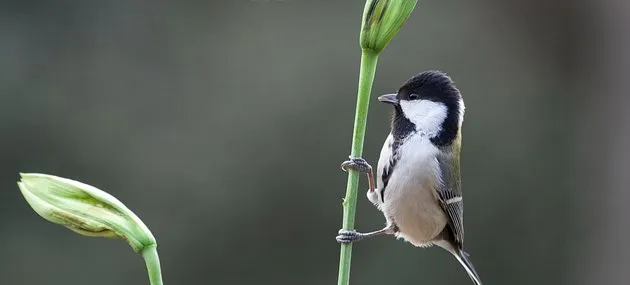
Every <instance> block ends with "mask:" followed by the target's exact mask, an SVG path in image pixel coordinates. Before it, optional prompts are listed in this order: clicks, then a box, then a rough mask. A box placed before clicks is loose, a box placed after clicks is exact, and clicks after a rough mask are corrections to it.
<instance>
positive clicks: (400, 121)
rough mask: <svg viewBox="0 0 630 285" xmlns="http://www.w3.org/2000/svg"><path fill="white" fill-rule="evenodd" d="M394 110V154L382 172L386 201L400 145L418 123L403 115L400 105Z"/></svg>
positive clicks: (383, 198) (383, 195)
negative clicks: (388, 185)
mask: <svg viewBox="0 0 630 285" xmlns="http://www.w3.org/2000/svg"><path fill="white" fill-rule="evenodd" d="M394 110H395V111H394V117H393V119H392V137H393V138H394V139H393V141H392V142H391V144H390V145H389V148H390V149H391V152H392V154H391V157H390V158H389V162H388V163H387V165H385V166H384V167H383V173H382V174H381V180H382V181H383V189H381V202H384V201H385V189H387V184H388V183H389V178H390V177H391V176H392V173H393V172H394V168H395V167H396V164H397V163H398V160H399V150H400V145H401V144H402V142H403V140H404V139H405V138H407V137H408V136H409V135H411V134H413V133H415V132H416V125H415V124H414V123H412V122H411V121H410V120H409V119H407V118H406V117H405V116H404V115H403V112H402V109H401V108H400V106H396V107H395V108H394Z"/></svg>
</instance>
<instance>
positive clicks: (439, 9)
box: [0, 0, 630, 285]
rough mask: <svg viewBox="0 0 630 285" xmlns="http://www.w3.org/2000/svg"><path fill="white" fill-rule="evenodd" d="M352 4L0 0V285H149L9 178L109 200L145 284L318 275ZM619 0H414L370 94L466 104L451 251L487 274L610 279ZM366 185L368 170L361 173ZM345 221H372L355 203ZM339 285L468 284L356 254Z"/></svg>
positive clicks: (620, 51) (342, 113) (376, 120)
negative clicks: (450, 94)
mask: <svg viewBox="0 0 630 285" xmlns="http://www.w3.org/2000/svg"><path fill="white" fill-rule="evenodd" d="M363 5H364V1H358V0H354V1H339V0H337V1H323V0H321V1H303V0H283V1H280V0H276V1H273V0H253V1H246V0H238V1H173V2H169V1H160V0H158V1H120V0H114V1H2V2H1V3H0V284H93V285H98V284H148V280H147V277H146V272H145V268H144V263H143V261H142V259H141V258H140V256H138V255H136V254H135V253H133V252H132V250H131V249H130V248H129V247H128V246H127V245H126V244H125V243H124V242H121V241H118V240H108V239H97V238H85V237H81V236H79V235H76V234H74V233H72V232H70V231H68V230H67V229H64V228H62V227H59V226H57V225H53V224H51V223H48V222H46V221H44V220H43V219H41V218H40V217H39V216H37V215H36V214H35V213H34V212H33V211H32V210H31V209H30V207H29V206H28V205H27V204H26V202H25V201H24V199H23V197H22V196H21V194H20V193H19V191H18V188H17V186H16V184H15V182H16V181H17V180H18V172H43V173H50V174H55V175H59V176H64V177H68V178H73V179H77V180H80V181H83V182H86V183H89V184H92V185H95V186H97V187H99V188H102V189H105V190H106V191H108V192H110V193H112V194H113V195H115V196H116V197H118V198H119V199H120V200H122V201H123V202H124V203H125V204H127V205H128V206H129V207H130V208H132V209H133V210H134V211H135V212H136V213H137V214H138V215H139V216H140V217H141V218H142V219H143V220H144V221H145V223H146V224H147V225H148V226H149V227H150V228H151V230H152V231H153V233H154V234H155V235H156V237H157V239H158V243H159V251H160V256H161V260H162V266H163V273H164V281H165V284H225V285H230V284H234V285H236V284H238V285H241V284H318V285H319V284H335V282H336V276H337V269H338V258H339V246H338V245H337V244H336V242H335V241H334V236H335V234H336V232H337V230H338V229H339V228H340V225H341V211H342V208H341V199H342V197H343V196H344V191H345V181H346V175H345V174H344V173H343V172H341V171H340V170H339V167H338V165H339V163H340V162H341V161H342V160H344V159H345V158H346V157H347V155H348V153H349V149H350V140H351V130H352V123H353V122H352V120H353V112H354V104H355V96H356V95H355V94H356V86H357V78H358V66H359V59H360V52H359V48H358V30H359V29H358V28H359V23H360V18H361V12H362V9H363ZM629 8H630V2H628V1H624V0H611V1H597V0H592V1H588V0H583V1H546V0H533V1H498V0H481V1H464V0H446V1H424V0H421V1H419V3H418V7H417V8H416V10H415V12H414V13H413V14H412V16H411V18H410V20H409V21H408V23H407V25H406V26H405V27H404V28H403V30H402V31H401V33H400V34H399V35H398V36H397V37H396V38H395V39H394V41H393V42H392V43H391V45H390V46H389V47H388V48H387V49H386V50H385V51H384V52H383V54H382V55H381V57H380V61H379V66H378V70H377V74H376V80H375V84H374V88H373V92H374V94H373V95H374V96H373V100H372V102H373V103H372V105H371V108H370V116H369V120H368V133H367V139H366V146H365V158H366V159H367V160H368V161H370V162H372V163H374V164H375V163H376V161H377V159H378V152H379V150H380V147H381V144H382V142H383V140H384V138H385V137H386V135H387V132H388V120H389V115H390V111H391V110H390V108H389V107H388V106H384V105H381V104H378V103H377V101H376V99H375V97H376V95H379V94H383V93H386V92H391V91H394V90H396V89H397V87H398V86H399V85H400V84H401V83H402V82H404V81H405V80H406V79H407V78H409V77H410V76H411V75H413V74H415V73H417V72H420V71H423V70H427V69H441V70H444V71H446V72H448V73H449V74H450V75H451V76H452V77H453V79H454V80H455V81H456V83H457V85H458V87H459V88H460V89H461V90H462V91H463V94H464V96H465V100H466V104H467V112H466V121H465V124H464V147H463V153H462V163H463V181H464V193H465V197H466V213H465V217H466V231H467V234H466V238H467V240H466V249H467V251H468V252H469V253H471V255H472V260H473V262H474V264H475V266H476V268H477V271H478V272H479V273H480V275H481V277H482V280H483V281H484V282H485V284H512V285H516V284H628V283H629V282H630V270H628V269H630V249H628V247H627V245H626V243H627V239H628V235H629V234H630V222H629V219H630V209H629V208H628V205H629V204H628V202H629V201H630V192H628V189H627V185H628V184H630V175H629V171H630V153H629V152H627V145H628V144H629V143H630V126H629V124H628V123H629V122H630V112H628V110H627V109H628V108H629V107H630V96H628V94H627V93H628V92H629V91H630V80H628V79H629V78H630V77H629V76H630V55H629V53H628V51H630V35H629V33H628V29H627V27H629V26H630V9H629ZM362 185H363V186H362V188H361V189H365V181H362ZM360 195H361V196H360V197H359V203H358V212H357V225H356V228H357V229H359V230H373V229H377V228H380V227H381V226H382V225H383V223H384V219H383V218H382V216H381V214H380V213H379V212H378V211H377V210H376V209H375V208H373V206H372V205H371V204H370V203H369V202H368V200H367V199H366V198H365V197H364V191H363V190H361V193H360ZM351 276H352V277H351V282H352V283H353V284H471V283H470V280H468V277H467V275H466V273H465V272H464V270H463V269H462V268H460V266H459V265H458V264H457V262H456V261H455V260H454V259H453V258H452V257H451V256H449V255H448V254H447V253H446V252H444V251H442V250H439V249H436V248H431V249H416V248H413V247H412V246H411V245H409V244H406V243H404V242H402V241H396V240H394V239H393V238H387V237H383V238H377V239H373V240H369V241H364V242H361V243H360V244H357V245H356V246H355V247H354V255H353V264H352V275H351Z"/></svg>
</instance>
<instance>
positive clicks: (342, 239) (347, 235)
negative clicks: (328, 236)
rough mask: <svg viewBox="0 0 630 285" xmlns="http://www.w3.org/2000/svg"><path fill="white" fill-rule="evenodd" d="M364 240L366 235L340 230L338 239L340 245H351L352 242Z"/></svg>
mask: <svg viewBox="0 0 630 285" xmlns="http://www.w3.org/2000/svg"><path fill="white" fill-rule="evenodd" d="M363 238H364V235H363V234H362V233H359V232H356V231H348V230H343V229H341V230H339V233H338V235H337V237H336V239H337V242H339V243H351V242H356V241H360V240H362V239H363Z"/></svg>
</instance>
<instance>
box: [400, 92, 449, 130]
mask: <svg viewBox="0 0 630 285" xmlns="http://www.w3.org/2000/svg"><path fill="white" fill-rule="evenodd" d="M400 107H401V108H402V110H403V113H404V114H405V117H407V119H409V121H411V122H412V123H414V124H415V125H416V131H418V132H422V133H424V134H425V135H428V136H435V135H437V134H438V133H439V132H440V131H441V130H442V122H444V120H445V119H446V115H447V108H446V105H444V104H442V103H438V102H433V101H429V100H413V101H400Z"/></svg>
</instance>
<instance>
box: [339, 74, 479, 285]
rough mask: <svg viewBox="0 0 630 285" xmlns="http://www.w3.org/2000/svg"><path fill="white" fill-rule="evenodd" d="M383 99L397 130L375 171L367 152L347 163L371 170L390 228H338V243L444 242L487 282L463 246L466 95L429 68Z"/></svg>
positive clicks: (375, 198)
mask: <svg viewBox="0 0 630 285" xmlns="http://www.w3.org/2000/svg"><path fill="white" fill-rule="evenodd" d="M378 100H379V101H380V102H383V103H387V104H390V105H392V106H393V108H394V111H393V115H392V120H391V131H390V133H389V135H388V136H387V139H386V140H385V143H384V144H383V147H382V149H381V153H380V157H379V160H378V167H377V173H376V186H374V181H373V180H374V175H373V171H372V166H371V165H370V164H369V163H368V162H367V161H366V160H365V159H363V158H361V157H350V159H349V160H347V161H344V162H343V163H342V164H341V168H342V169H343V170H344V171H348V170H349V169H354V170H357V171H359V172H361V173H366V174H367V177H368V179H369V182H370V183H369V185H370V189H368V191H367V197H368V200H370V202H372V203H373V204H374V205H375V206H376V207H377V208H378V209H379V210H380V211H381V212H382V213H383V215H384V216H385V220H386V226H385V227H384V228H383V229H381V230H377V231H373V232H368V233H359V232H357V231H354V230H344V229H342V230H340V231H339V233H338V236H337V237H336V239H337V241H338V242H340V243H352V242H357V241H359V240H362V239H364V238H367V237H372V236H378V235H393V236H395V237H397V238H401V239H404V240H405V241H407V242H409V243H411V244H412V245H414V246H416V247H430V246H434V245H435V246H438V247H441V248H443V249H445V250H447V251H448V252H450V253H451V254H452V255H453V256H454V257H455V258H456V259H457V261H459V263H460V264H461V265H462V266H463V267H464V269H465V270H466V272H467V273H468V275H469V277H470V278H471V279H472V281H473V283H474V284H476V285H481V284H482V283H481V279H480V278H479V275H478V274H477V272H476V270H475V268H474V266H473V264H472V262H471V261H470V258H469V255H468V254H467V253H466V252H465V251H464V223H463V222H464V220H463V209H464V208H463V197H462V189H461V175H460V151H461V146H462V123H463V121H464V110H465V106H464V101H463V99H462V95H461V92H460V91H459V89H458V88H457V87H456V86H455V83H454V82H453V80H452V79H451V78H450V77H449V76H448V75H447V74H446V73H444V72H442V71H437V70H429V71H424V72H421V73H418V74H416V75H414V76H412V77H411V78H410V79H409V80H407V81H406V82H405V83H404V84H403V85H402V86H401V87H400V88H399V89H398V91H397V92H396V93H395V94H386V95H382V96H379V97H378Z"/></svg>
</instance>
